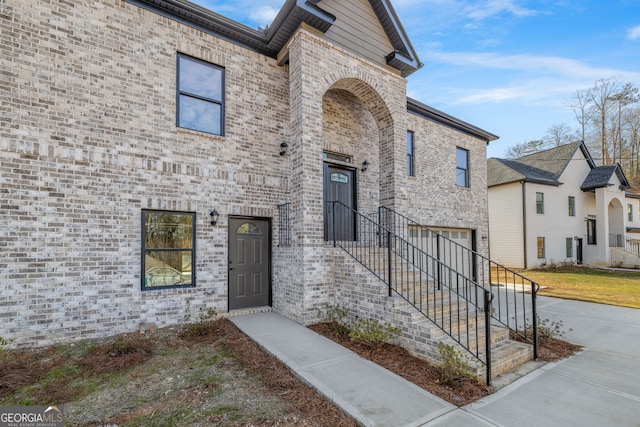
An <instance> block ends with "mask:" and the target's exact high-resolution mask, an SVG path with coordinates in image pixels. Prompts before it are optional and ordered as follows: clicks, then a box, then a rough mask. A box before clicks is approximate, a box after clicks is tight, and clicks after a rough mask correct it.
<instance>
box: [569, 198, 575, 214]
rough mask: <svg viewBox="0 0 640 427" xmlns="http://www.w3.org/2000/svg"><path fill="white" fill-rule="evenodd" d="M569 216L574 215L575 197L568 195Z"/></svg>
mask: <svg viewBox="0 0 640 427" xmlns="http://www.w3.org/2000/svg"><path fill="white" fill-rule="evenodd" d="M569 216H576V198H575V197H573V196H569Z"/></svg>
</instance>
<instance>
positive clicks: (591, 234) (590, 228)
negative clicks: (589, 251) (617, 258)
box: [587, 218, 597, 245]
mask: <svg viewBox="0 0 640 427" xmlns="http://www.w3.org/2000/svg"><path fill="white" fill-rule="evenodd" d="M587 244H588V245H595V244H597V243H596V220H595V219H591V218H588V219H587Z"/></svg>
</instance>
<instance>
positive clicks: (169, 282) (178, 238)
mask: <svg viewBox="0 0 640 427" xmlns="http://www.w3.org/2000/svg"><path fill="white" fill-rule="evenodd" d="M195 223H196V216H195V213H185V212H170V211H154V210H143V211H142V272H143V274H142V289H143V290H145V289H160V288H166V287H174V286H195V274H194V273H195V270H194V266H195V256H196V255H195V241H196V239H195V237H196V235H195V233H196V232H195Z"/></svg>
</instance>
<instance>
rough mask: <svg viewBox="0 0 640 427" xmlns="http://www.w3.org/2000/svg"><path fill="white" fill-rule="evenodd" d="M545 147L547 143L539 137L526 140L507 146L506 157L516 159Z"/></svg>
mask: <svg viewBox="0 0 640 427" xmlns="http://www.w3.org/2000/svg"><path fill="white" fill-rule="evenodd" d="M545 148H547V144H546V143H545V142H544V141H543V140H541V139H537V140H533V141H526V142H523V143H521V144H516V145H513V146H511V147H509V148H508V149H507V153H506V157H507V159H517V158H519V157H523V156H527V155H529V154H533V153H535V152H538V151H541V150H544V149H545Z"/></svg>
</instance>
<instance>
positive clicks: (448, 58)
mask: <svg viewBox="0 0 640 427" xmlns="http://www.w3.org/2000/svg"><path fill="white" fill-rule="evenodd" d="M424 56H425V57H426V58H428V61H427V62H432V63H437V64H439V65H440V64H444V65H445V67H444V68H445V69H447V68H448V69H449V70H450V72H451V73H454V74H455V68H457V67H460V68H461V69H462V68H466V69H473V70H476V72H475V73H474V74H476V75H477V77H476V79H473V80H469V79H466V80H465V81H462V80H461V81H460V84H453V85H452V84H449V85H447V84H446V83H445V84H444V85H441V86H439V87H438V91H437V95H435V94H432V96H433V95H435V96H436V97H437V98H438V100H440V101H441V102H443V103H446V104H447V105H470V104H482V103H504V102H509V101H515V102H518V103H519V104H522V105H555V106H559V105H561V104H562V103H563V100H566V99H567V98H568V97H569V96H570V95H571V94H572V93H573V92H575V91H576V90H578V89H585V88H587V87H591V86H592V85H593V83H594V82H595V81H596V80H598V79H600V78H608V77H612V76H615V77H618V78H620V79H622V80H626V81H640V72H635V71H625V70H620V69H614V68H607V67H597V66H596V67H594V66H590V65H588V64H585V63H583V62H580V61H577V60H575V59H570V58H562V57H554V56H536V55H526V54H522V55H500V54H498V53H492V52H489V53H469V52H440V51H431V52H428V53H427V54H426V55H424ZM426 67H429V65H428V64H427V66H426ZM452 67H453V68H452Z"/></svg>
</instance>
